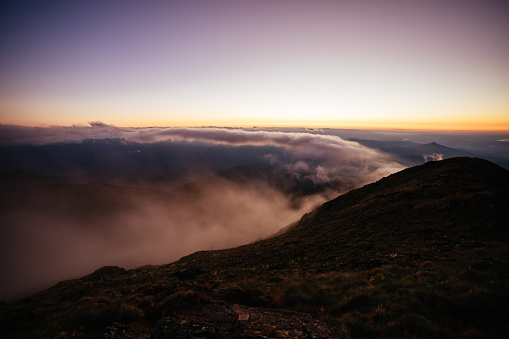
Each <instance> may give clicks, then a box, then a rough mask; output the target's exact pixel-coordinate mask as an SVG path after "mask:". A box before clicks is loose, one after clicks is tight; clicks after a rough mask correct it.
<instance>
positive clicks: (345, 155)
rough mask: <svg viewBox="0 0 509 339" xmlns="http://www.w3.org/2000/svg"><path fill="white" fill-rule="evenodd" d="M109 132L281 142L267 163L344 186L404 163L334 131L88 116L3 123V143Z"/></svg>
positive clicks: (147, 140) (129, 136) (216, 141)
mask: <svg viewBox="0 0 509 339" xmlns="http://www.w3.org/2000/svg"><path fill="white" fill-rule="evenodd" d="M105 138H115V139H121V140H122V143H128V142H131V143H140V144H152V143H158V142H173V143H175V142H184V143H192V142H200V143H204V144H210V145H227V146H232V147H236V146H237V147H238V146H253V147H265V146H271V147H277V148H280V149H282V150H283V151H284V154H278V155H275V154H266V155H265V157H264V159H265V160H266V161H267V162H268V163H269V164H272V165H273V166H276V167H277V169H278V170H280V171H282V172H284V171H286V172H291V173H292V174H293V175H295V176H296V177H299V178H306V179H308V180H311V181H312V182H314V183H325V182H329V181H332V180H336V181H337V180H341V181H342V182H343V185H344V188H343V189H342V191H344V190H349V189H352V188H355V187H359V186H362V185H364V184H366V183H368V182H372V181H374V180H377V179H379V178H381V177H383V176H386V175H389V174H391V173H394V172H396V171H398V170H401V169H403V166H402V165H401V164H399V163H398V162H397V161H396V160H395V159H394V158H393V157H391V156H389V155H387V154H385V153H383V152H380V151H377V150H374V149H371V148H368V147H365V146H362V145H360V144H359V143H357V142H353V141H347V140H344V139H341V138H340V137H338V136H332V135H317V134H311V133H296V132H287V133H285V132H269V131H258V130H257V131H245V130H242V129H232V128H162V127H152V128H119V127H115V126H113V125H108V124H105V123H102V122H99V121H94V122H90V126H80V125H73V126H68V127H63V126H49V127H24V126H11V125H0V144H27V143H28V144H37V145H43V144H50V143H59V142H60V143H65V142H68V143H72V142H74V143H77V142H83V140H88V142H93V141H94V140H97V139H105ZM138 149H139V148H138ZM427 156H428V155H427ZM430 159H431V158H430Z"/></svg>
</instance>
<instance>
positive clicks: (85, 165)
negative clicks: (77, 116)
mask: <svg viewBox="0 0 509 339" xmlns="http://www.w3.org/2000/svg"><path fill="white" fill-rule="evenodd" d="M0 155H2V157H3V158H4V159H8V160H9V161H8V162H9V164H7V165H9V166H11V169H14V168H21V169H24V170H31V171H34V172H36V173H43V174H69V175H70V176H73V177H74V178H76V176H78V177H79V176H82V177H85V178H87V180H88V179H90V178H105V179H104V180H103V182H104V181H105V182H104V183H109V184H111V183H121V184H127V185H130V187H127V188H126V186H112V185H95V184H94V185H91V184H86V185H76V184H73V185H61V186H58V185H57V186H54V185H47V186H44V185H39V186H38V185H32V186H23V187H24V188H20V187H14V188H13V186H9V187H10V188H8V189H7V188H6V189H5V190H4V191H3V192H4V194H0V198H1V199H2V201H3V203H2V206H3V207H2V208H0V222H1V225H2V227H0V233H1V234H0V239H2V240H1V243H0V244H1V245H2V246H1V249H0V254H1V257H2V260H1V261H0V266H1V267H0V268H1V270H2V272H4V273H6V274H4V277H3V278H2V279H0V287H1V290H2V291H3V292H2V293H3V294H2V295H0V298H8V297H12V296H14V295H16V294H19V293H22V292H23V290H28V289H30V288H36V287H38V286H47V285H48V284H51V283H56V282H57V281H58V280H62V279H67V278H72V277H76V276H79V275H84V274H87V273H89V272H91V271H92V270H94V269H96V268H98V267H100V266H102V265H120V266H124V267H126V268H133V267H136V266H140V265H144V264H163V263H168V262H171V261H174V260H177V259H179V258H180V257H182V256H184V255H187V254H190V253H192V252H194V251H198V250H208V249H219V248H226V247H231V246H237V245H241V244H245V243H248V242H251V241H255V240H257V239H259V238H263V237H267V236H269V235H271V234H274V233H275V232H277V231H279V230H280V229H281V228H283V227H285V226H287V225H289V224H290V223H292V222H294V221H296V220H298V219H299V218H300V217H301V216H302V214H304V213H306V212H309V211H310V210H311V209H312V208H313V207H315V206H317V204H320V203H322V202H324V201H325V200H326V199H328V198H331V197H334V196H337V195H338V194H341V193H344V192H346V191H348V190H350V189H353V188H357V187H360V186H362V185H364V184H366V183H369V182H372V181H375V180H378V179H380V178H381V177H383V176H386V175H389V174H391V173H394V172H396V171H398V170H400V169H402V168H403V167H402V166H401V165H400V164H399V163H397V162H396V161H395V160H394V159H393V158H391V157H390V156H388V155H386V154H384V153H382V152H379V151H376V150H374V149H370V148H368V147H364V146H361V145H360V144H358V143H356V142H351V141H346V140H343V139H341V138H339V137H336V136H326V135H314V134H309V133H283V132H267V131H245V130H241V129H227V128H117V127H115V126H111V125H107V124H104V123H101V122H92V123H90V126H71V127H60V126H50V127H22V126H7V125H0ZM236 164H237V165H243V166H245V167H243V168H234V170H232V171H230V172H228V173H226V174H225V173H223V174H220V175H213V173H214V172H218V170H220V169H221V168H223V169H225V168H229V167H232V166H234V165H236ZM177 165H178V166H177ZM2 166H5V165H2ZM221 166H223V167H221ZM5 168H7V167H3V169H5ZM196 169H200V170H201V172H200V171H198V172H199V173H201V175H202V176H201V179H199V180H196V179H193V180H194V181H193V183H192V184H187V185H186V186H182V187H181V188H178V189H176V190H169V189H167V190H166V191H160V190H153V189H147V188H142V187H132V186H146V185H145V182H143V181H139V180H138V179H139V177H140V176H142V175H149V176H154V175H155V176H156V177H157V178H159V179H158V181H156V182H155V183H156V185H155V186H154V187H157V188H158V189H160V188H163V187H164V185H163V182H165V181H164V180H166V178H167V177H166V176H165V177H164V178H163V179H164V180H163V179H161V177H163V175H164V174H165V172H168V173H169V174H168V173H167V174H168V176H169V177H173V176H175V175H176V174H175V173H180V172H185V173H184V174H186V172H191V171H195V172H194V173H198V172H196ZM92 172H93V173H92ZM76 173H78V174H76ZM97 173H99V174H97ZM156 174H157V175H156ZM204 174H207V175H208V176H203V175H204ZM184 177H185V175H183V176H181V177H180V178H184ZM112 178H116V179H118V178H120V179H122V180H123V181H120V182H115V181H113V182H112V181H109V180H113V179H112ZM120 179H118V180H120ZM179 180H180V181H179V183H180V184H184V183H185V181H182V180H183V179H179ZM86 182H89V181H86ZM140 183H141V184H140ZM173 185H174V186H172V187H175V182H174V183H173ZM55 187H56V188H55ZM296 201H297V203H296Z"/></svg>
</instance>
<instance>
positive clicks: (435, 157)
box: [422, 153, 444, 162]
mask: <svg viewBox="0 0 509 339" xmlns="http://www.w3.org/2000/svg"><path fill="white" fill-rule="evenodd" d="M422 157H423V158H424V161H425V162H428V161H439V160H443V159H444V155H443V154H440V153H431V154H423V156H422Z"/></svg>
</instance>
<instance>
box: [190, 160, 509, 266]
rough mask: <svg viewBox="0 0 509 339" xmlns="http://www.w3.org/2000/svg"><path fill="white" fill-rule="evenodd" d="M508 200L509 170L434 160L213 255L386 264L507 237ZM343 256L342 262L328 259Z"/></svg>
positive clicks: (232, 261) (218, 258)
mask: <svg viewBox="0 0 509 339" xmlns="http://www.w3.org/2000/svg"><path fill="white" fill-rule="evenodd" d="M507 206H509V171H508V170H506V169H504V168H502V167H500V166H498V165H495V164H493V163H491V162H489V161H486V160H482V159H477V158H451V159H446V160H442V161H433V162H428V163H426V164H423V165H420V166H416V167H412V168H408V169H405V170H403V171H401V172H398V173H395V174H392V175H390V176H388V177H386V178H383V179H381V180H379V181H377V182H375V183H372V184H369V185H366V186H364V187H362V188H359V189H356V190H352V191H350V192H349V193H347V194H344V195H342V196H339V197H338V198H336V199H334V200H332V201H329V202H327V203H325V204H323V205H322V206H320V207H319V208H317V209H316V210H314V211H313V212H311V213H308V214H306V215H304V216H303V217H302V218H301V220H300V221H299V222H298V223H297V225H296V226H294V227H292V228H291V229H290V230H289V231H288V232H286V233H284V234H282V235H279V236H277V237H275V238H272V239H267V240H263V241H260V242H257V243H254V244H250V245H246V246H242V247H239V248H234V249H231V250H223V251H214V254H213V261H215V262H222V260H224V262H222V264H224V265H232V266H234V265H236V263H237V260H238V258H242V259H241V261H242V263H243V264H244V265H246V266H249V265H256V263H261V262H264V261H267V262H268V261H270V262H273V261H274V259H273V258H278V259H277V260H278V261H279V263H280V266H285V264H284V263H285V262H286V261H292V260H294V259H295V258H300V259H301V261H300V265H302V266H305V267H314V266H316V265H320V266H321V267H331V266H334V267H349V268H351V267H361V266H362V264H358V266H355V265H353V266H352V265H347V263H348V262H350V263H352V262H355V263H361V262H369V261H371V260H375V259H376V260H378V259H379V258H384V260H383V261H381V262H379V264H381V263H383V262H385V258H386V257H387V256H388V255H389V254H391V253H399V254H400V255H399V258H400V259H403V258H404V257H405V256H403V255H401V254H402V253H406V255H407V256H408V255H411V256H412V257H413V256H420V255H421V252H422V251H428V250H429V249H431V250H433V249H437V248H442V250H444V249H447V250H454V249H459V248H462V247H463V246H478V245H480V243H481V242H483V241H488V240H490V241H491V240H493V241H505V240H506V239H507V236H508V227H507V225H508V224H509V209H507ZM423 249H424V250H423ZM253 253H258V254H257V255H256V256H254V255H253ZM209 254H212V252H199V253H197V254H192V255H190V256H188V257H185V258H183V259H182V261H183V262H189V261H191V260H194V262H200V261H203V262H204V265H205V266H206V265H213V261H212V257H209V256H208V255H209ZM338 257H339V258H341V260H339V262H338V261H336V260H334V261H331V259H332V258H338ZM197 258H199V259H197ZM209 260H210V261H209ZM341 265H343V266H341ZM345 265H346V266H345Z"/></svg>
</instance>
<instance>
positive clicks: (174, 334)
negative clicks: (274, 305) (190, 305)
mask: <svg viewBox="0 0 509 339" xmlns="http://www.w3.org/2000/svg"><path fill="white" fill-rule="evenodd" d="M267 337H268V338H337V337H338V334H337V333H336V331H335V330H334V329H333V328H331V327H329V326H327V325H326V324H325V323H323V322H321V321H318V320H316V319H313V318H312V317H311V316H310V315H309V314H306V313H300V312H293V311H288V310H279V309H270V308H264V307H248V306H244V305H239V304H231V303H219V302H214V303H211V304H208V305H203V306H201V307H197V308H195V309H193V310H191V311H189V312H187V313H185V314H183V315H182V316H181V318H176V317H168V318H164V319H162V320H161V321H159V322H158V323H157V325H156V326H155V328H154V329H153V331H152V335H151V337H150V338H151V339H166V338H176V339H184V338H186V339H187V338H267Z"/></svg>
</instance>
